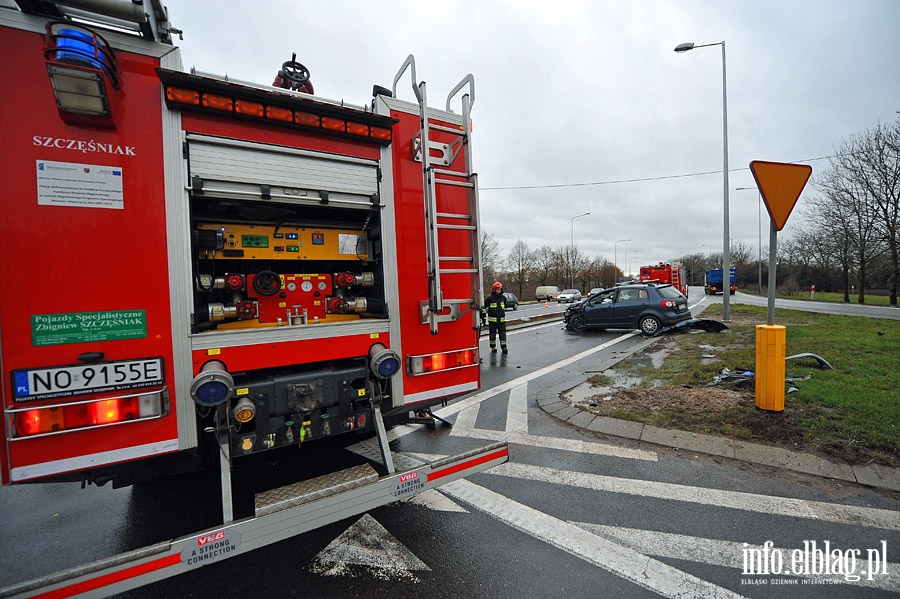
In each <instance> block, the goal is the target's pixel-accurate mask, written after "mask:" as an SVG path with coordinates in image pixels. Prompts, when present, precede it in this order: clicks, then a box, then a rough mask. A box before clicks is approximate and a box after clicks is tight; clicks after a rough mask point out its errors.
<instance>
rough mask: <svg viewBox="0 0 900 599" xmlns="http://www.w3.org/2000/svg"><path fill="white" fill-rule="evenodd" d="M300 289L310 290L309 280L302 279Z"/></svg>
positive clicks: (310, 283)
mask: <svg viewBox="0 0 900 599" xmlns="http://www.w3.org/2000/svg"><path fill="white" fill-rule="evenodd" d="M300 289H302V290H303V291H305V292H307V293H308V292H310V291H312V282H311V281H303V283H301V284H300Z"/></svg>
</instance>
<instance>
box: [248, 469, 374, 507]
mask: <svg viewBox="0 0 900 599" xmlns="http://www.w3.org/2000/svg"><path fill="white" fill-rule="evenodd" d="M377 480H378V473H377V472H375V469H374V468H372V467H371V466H370V465H368V464H362V465H361V466H354V467H353V468H347V469H346V470H341V471H340V472H332V473H329V474H325V475H323V476H318V477H316V478H312V479H310V480H305V481H301V482H299V483H293V484H290V485H286V486H284V487H280V488H278V489H270V490H269V491H264V492H262V493H259V494H257V495H256V515H257V517H259V516H265V515H266V514H272V513H274V512H278V511H281V510H286V509H288V508H292V507H296V506H298V505H303V504H305V503H309V502H310V501H315V500H316V499H325V498H326V497H331V496H333V495H337V494H338V493H342V492H344V491H349V490H351V489H356V488H358V487H361V486H363V485H365V484H367V483H372V482H375V481H377Z"/></svg>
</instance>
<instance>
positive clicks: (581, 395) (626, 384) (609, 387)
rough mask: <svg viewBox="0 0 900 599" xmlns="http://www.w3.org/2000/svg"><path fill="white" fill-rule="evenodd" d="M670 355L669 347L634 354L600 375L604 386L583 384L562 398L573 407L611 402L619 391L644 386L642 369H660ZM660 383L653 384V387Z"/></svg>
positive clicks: (567, 392)
mask: <svg viewBox="0 0 900 599" xmlns="http://www.w3.org/2000/svg"><path fill="white" fill-rule="evenodd" d="M668 355H669V347H668V346H666V345H663V346H662V347H659V348H658V349H656V351H651V352H647V353H644V352H641V353H639V354H633V355H632V356H630V357H628V358H626V359H625V360H623V361H621V362H619V363H618V364H617V365H616V366H615V367H613V368H609V369H607V370H604V371H603V372H600V373H598V374H599V375H600V377H602V379H603V383H602V384H596V383H591V382H590V381H588V382H585V383H581V384H580V385H578V386H576V387H573V388H572V389H570V390H568V391H566V392H565V393H563V395H562V397H563V399H565V400H566V401H568V402H569V403H570V404H572V405H578V404H581V403H590V402H592V401H593V402H597V401H609V400H610V399H612V395H613V393H614V392H615V391H616V390H619V389H630V388H632V387H638V386H640V385H642V384H644V381H645V379H644V377H642V376H638V374H637V373H638V371H639V369H641V368H659V367H660V366H662V363H663V361H664V360H665V359H666V356H668ZM658 384H659V383H657V382H653V383H652V385H653V386H657V385H658Z"/></svg>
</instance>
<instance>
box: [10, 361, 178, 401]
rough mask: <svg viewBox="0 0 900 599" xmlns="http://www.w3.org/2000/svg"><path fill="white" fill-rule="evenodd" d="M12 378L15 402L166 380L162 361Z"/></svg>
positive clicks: (57, 370) (83, 367)
mask: <svg viewBox="0 0 900 599" xmlns="http://www.w3.org/2000/svg"><path fill="white" fill-rule="evenodd" d="M12 378H13V389H14V397H15V400H16V401H29V400H35V399H48V398H52V397H68V396H71V395H78V394H84V393H101V392H104V391H120V390H123V389H137V388H141V387H151V386H154V385H161V384H162V383H163V381H164V375H163V361H162V358H144V359H140V360H123V361H121V362H96V363H93V364H77V365H75V366H58V367H54V368H33V369H30V370H14V371H13V373H12Z"/></svg>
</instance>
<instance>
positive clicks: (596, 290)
mask: <svg viewBox="0 0 900 599" xmlns="http://www.w3.org/2000/svg"><path fill="white" fill-rule="evenodd" d="M601 291H603V287H594V288H593V289H591V290H590V291H588V295H594V294H595V293H600V292H601Z"/></svg>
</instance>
